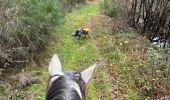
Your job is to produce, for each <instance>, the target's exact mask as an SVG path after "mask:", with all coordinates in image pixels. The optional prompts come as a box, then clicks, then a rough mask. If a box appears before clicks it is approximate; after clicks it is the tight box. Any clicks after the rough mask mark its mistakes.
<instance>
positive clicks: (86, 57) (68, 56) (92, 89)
mask: <svg viewBox="0 0 170 100" xmlns="http://www.w3.org/2000/svg"><path fill="white" fill-rule="evenodd" d="M99 11H100V6H99V5H98V4H97V5H93V6H91V5H84V6H81V7H77V8H75V10H74V11H73V12H72V13H69V14H67V15H66V19H65V22H64V23H63V25H61V26H57V27H56V30H57V32H55V33H53V36H54V40H52V41H51V42H50V43H49V45H48V46H47V47H46V48H47V50H46V51H45V54H43V55H46V56H47V57H51V56H52V55H53V54H54V53H57V54H58V55H59V58H60V60H61V63H62V67H63V69H64V70H83V69H85V68H87V67H89V66H91V65H92V64H94V63H95V62H96V60H97V59H99V58H100V55H99V54H97V50H96V49H95V48H94V47H93V45H92V39H89V38H81V39H80V40H78V39H75V38H73V37H72V36H71V33H72V32H74V31H75V29H76V28H78V27H79V26H86V25H87V24H88V21H89V19H90V18H91V17H92V16H94V15H95V14H97V13H98V12H99ZM47 71H48V70H47V67H45V68H42V69H40V70H39V72H41V74H40V76H39V77H40V79H41V80H43V81H41V83H40V84H35V85H32V86H31V87H28V88H27V89H25V90H26V91H27V92H28V93H35V94H36V96H34V99H35V100H39V99H43V98H45V93H46V92H45V88H44V87H46V85H47V80H48V72H47ZM100 71H102V69H100ZM100 74H101V73H100ZM103 74H104V73H103ZM103 74H102V75H101V76H103ZM96 76H97V75H96ZM102 78H103V79H102V80H103V81H104V83H106V84H103V85H102V88H103V89H105V88H108V85H107V82H106V81H105V80H106V79H105V77H102ZM96 84H99V83H96V82H95V81H91V82H90V84H89V86H88V91H89V92H88V99H89V100H91V99H92V98H96V94H97V91H96V90H97V89H96V88H98V87H97V86H96ZM105 90H107V89H105ZM107 94H108V92H107Z"/></svg>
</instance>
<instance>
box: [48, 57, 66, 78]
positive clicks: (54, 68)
mask: <svg viewBox="0 0 170 100" xmlns="http://www.w3.org/2000/svg"><path fill="white" fill-rule="evenodd" d="M48 71H49V75H50V76H54V75H64V73H63V72H62V68H61V63H60V60H59V58H58V56H57V54H54V55H53V57H52V58H51V61H50V64H49V68H48Z"/></svg>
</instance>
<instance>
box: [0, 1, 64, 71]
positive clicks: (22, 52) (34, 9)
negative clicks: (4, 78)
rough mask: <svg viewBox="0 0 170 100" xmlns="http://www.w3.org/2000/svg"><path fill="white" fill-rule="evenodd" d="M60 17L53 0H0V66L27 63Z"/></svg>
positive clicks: (57, 7)
mask: <svg viewBox="0 0 170 100" xmlns="http://www.w3.org/2000/svg"><path fill="white" fill-rule="evenodd" d="M62 18H63V14H62V11H61V10H60V7H59V4H58V1H57V0H0V39H1V42H0V68H3V67H6V66H8V65H9V64H10V65H17V66H18V65H22V64H24V63H26V62H29V61H30V60H31V59H32V58H33V57H34V54H35V53H37V52H38V51H39V50H41V48H43V47H44V45H45V44H46V43H47V41H48V40H49V36H50V33H51V32H52V31H53V30H54V27H55V26H56V25H58V24H59V23H60V22H61V19H62Z"/></svg>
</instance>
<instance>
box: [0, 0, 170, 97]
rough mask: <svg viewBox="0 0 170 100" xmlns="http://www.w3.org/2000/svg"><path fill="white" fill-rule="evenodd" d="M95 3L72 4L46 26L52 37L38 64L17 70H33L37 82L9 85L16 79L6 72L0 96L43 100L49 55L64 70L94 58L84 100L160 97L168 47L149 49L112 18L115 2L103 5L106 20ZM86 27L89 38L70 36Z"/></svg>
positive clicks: (115, 13)
mask: <svg viewBox="0 0 170 100" xmlns="http://www.w3.org/2000/svg"><path fill="white" fill-rule="evenodd" d="M68 1H69V0H68ZM102 3H104V2H102ZM110 4H111V3H110ZM101 5H103V4H93V5H76V7H75V8H74V9H73V11H72V12H71V13H67V14H66V15H65V18H64V22H63V23H62V24H60V25H56V26H55V25H54V26H52V27H51V28H50V30H51V29H52V28H54V27H55V28H54V29H52V30H55V31H50V32H52V34H51V37H52V38H48V39H49V42H48V43H47V45H45V50H44V51H43V52H41V53H40V55H39V56H40V63H41V65H42V66H41V67H39V66H38V65H32V67H26V68H25V69H24V70H23V72H22V74H34V75H33V77H34V76H36V77H38V79H39V80H40V83H37V84H32V85H31V86H26V87H25V88H22V89H13V88H11V87H9V86H11V85H14V86H15V85H16V84H15V83H16V81H15V80H12V79H11V76H13V75H14V74H13V73H11V74H12V75H10V76H6V77H5V78H6V79H7V80H8V81H10V82H6V83H10V84H7V85H0V99H2V100H3V99H4V98H6V97H5V96H9V95H10V96H12V97H11V98H13V99H14V98H15V99H17V100H20V99H24V98H27V99H34V100H42V99H44V98H45V94H46V86H47V81H48V62H49V61H50V58H51V57H52V55H53V54H54V53H57V54H58V55H59V58H60V60H61V63H62V67H63V69H64V70H84V69H85V68H87V67H89V66H90V65H92V64H94V63H95V62H99V67H98V68H97V71H96V73H95V75H94V77H93V79H92V80H91V82H90V83H89V84H88V89H87V90H88V91H87V100H114V99H118V100H119V99H123V100H139V99H142V100H143V99H146V100H150V99H153V98H154V96H157V97H158V96H160V97H158V98H161V97H164V96H166V95H168V92H167V91H168V89H169V86H168V83H169V80H170V79H169V78H170V77H169V75H170V73H168V72H169V71H170V68H169V69H168V66H169V65H170V63H169V62H168V60H167V58H168V54H170V53H169V51H170V50H169V49H166V50H162V49H160V50H159V49H155V48H152V47H151V46H150V44H149V41H148V40H147V39H146V38H145V37H142V36H141V35H139V34H136V32H135V31H134V30H133V29H131V28H129V27H127V26H126V25H125V24H124V23H123V25H122V22H121V21H120V20H118V19H119V18H118V17H117V16H118V15H119V14H118V13H119V11H120V10H119V8H117V7H118V6H116V7H115V6H108V7H111V8H109V10H110V9H112V10H110V11H111V12H109V13H110V14H111V16H112V17H113V18H114V19H112V18H110V17H108V16H105V15H103V14H101V13H100V11H101V8H100V7H101ZM57 9H58V8H57ZM106 12H107V11H106ZM109 13H108V15H109ZM120 19H121V18H120ZM47 24H48V22H47ZM87 25H91V27H92V31H93V37H92V38H86V37H82V38H80V39H76V38H74V37H72V36H71V33H73V32H74V31H75V29H77V28H78V27H80V26H87ZM166 55H167V56H166ZM17 75H18V74H17ZM164 75H165V76H166V79H165V76H164ZM13 81H15V82H13ZM0 82H1V81H0ZM163 83H166V85H165V84H163ZM8 85H9V86H8ZM7 86H8V88H7V89H6V91H4V90H5V89H4V88H6V87H7ZM165 87H166V88H165ZM10 90H11V91H10ZM16 91H17V92H16Z"/></svg>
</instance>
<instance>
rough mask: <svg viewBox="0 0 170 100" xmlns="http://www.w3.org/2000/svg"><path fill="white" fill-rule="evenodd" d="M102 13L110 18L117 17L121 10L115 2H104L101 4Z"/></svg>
mask: <svg viewBox="0 0 170 100" xmlns="http://www.w3.org/2000/svg"><path fill="white" fill-rule="evenodd" d="M101 4H102V5H101V6H102V8H103V12H104V13H105V14H106V15H108V16H110V17H118V16H119V14H121V13H120V12H121V11H122V9H121V8H120V5H118V2H117V1H116V0H104V1H103V2H102V3H101Z"/></svg>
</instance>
